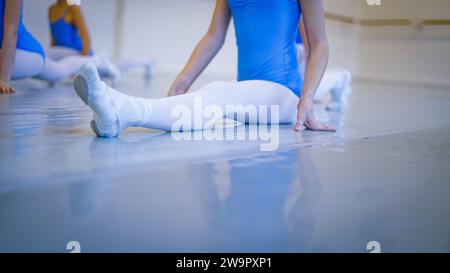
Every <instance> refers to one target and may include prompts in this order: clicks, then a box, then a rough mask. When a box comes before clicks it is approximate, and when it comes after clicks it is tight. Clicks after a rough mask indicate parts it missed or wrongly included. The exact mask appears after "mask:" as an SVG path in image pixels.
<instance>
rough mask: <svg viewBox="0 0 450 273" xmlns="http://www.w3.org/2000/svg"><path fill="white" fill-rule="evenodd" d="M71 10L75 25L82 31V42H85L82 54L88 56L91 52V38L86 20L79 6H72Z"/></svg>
mask: <svg viewBox="0 0 450 273" xmlns="http://www.w3.org/2000/svg"><path fill="white" fill-rule="evenodd" d="M71 12H72V14H73V18H74V24H75V27H76V28H77V29H78V32H79V33H80V38H81V43H82V44H83V49H82V51H81V55H85V56H87V55H89V53H90V52H91V40H90V38H89V31H88V27H87V25H86V21H85V20H84V17H83V13H82V12H81V9H80V8H79V7H77V6H72V7H71Z"/></svg>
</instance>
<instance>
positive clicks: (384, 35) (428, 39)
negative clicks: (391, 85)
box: [357, 0, 450, 86]
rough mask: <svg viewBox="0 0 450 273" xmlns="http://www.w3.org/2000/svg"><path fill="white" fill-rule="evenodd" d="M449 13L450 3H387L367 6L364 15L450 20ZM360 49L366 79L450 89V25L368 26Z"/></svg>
mask: <svg viewBox="0 0 450 273" xmlns="http://www.w3.org/2000/svg"><path fill="white" fill-rule="evenodd" d="M449 11H450V1H447V0H433V1H425V0H384V1H383V5H382V6H380V7H374V6H368V5H364V6H363V8H362V16H363V17H364V18H369V19H371V18H381V19H383V18H406V19H416V20H419V19H449V18H450V12H449ZM359 49H360V50H359V54H358V67H357V71H358V75H359V76H360V77H362V78H366V79H375V80H377V79H382V80H388V81H400V82H411V83H423V84H433V85H446V86H450V78H449V75H450V26H425V27H424V28H422V29H420V28H419V29H418V28H414V27H412V26H411V27H407V26H398V27H395V26H394V27H392V26H387V27H382V26H377V27H364V28H361V31H360V46H359Z"/></svg>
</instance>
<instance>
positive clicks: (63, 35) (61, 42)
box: [50, 12, 92, 55]
mask: <svg viewBox="0 0 450 273" xmlns="http://www.w3.org/2000/svg"><path fill="white" fill-rule="evenodd" d="M66 14H67V12H66V13H64V15H63V16H61V18H59V19H58V20H56V21H55V22H53V23H52V22H50V29H51V31H52V37H53V42H54V43H55V46H62V47H67V48H72V49H75V50H76V51H79V52H81V51H83V42H82V41H81V36H80V32H79V31H78V29H77V28H76V27H75V26H74V25H72V24H68V23H66V21H64V17H65V15H66ZM90 54H91V55H92V50H91V52H90Z"/></svg>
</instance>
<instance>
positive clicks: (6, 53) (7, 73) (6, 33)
mask: <svg viewBox="0 0 450 273" xmlns="http://www.w3.org/2000/svg"><path fill="white" fill-rule="evenodd" d="M22 1H23V0H17V1H6V2H5V16H4V24H3V43H2V49H1V50H0V93H3V94H10V93H14V89H13V88H12V87H11V86H10V85H9V80H10V79H11V75H12V69H13V65H14V58H15V56H16V46H17V31H18V28H19V21H20V11H21V9H22Z"/></svg>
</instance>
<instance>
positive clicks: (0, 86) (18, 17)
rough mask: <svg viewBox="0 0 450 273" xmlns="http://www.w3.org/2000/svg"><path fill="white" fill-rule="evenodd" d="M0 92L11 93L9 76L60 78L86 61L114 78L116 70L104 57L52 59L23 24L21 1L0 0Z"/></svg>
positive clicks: (74, 71)
mask: <svg viewBox="0 0 450 273" xmlns="http://www.w3.org/2000/svg"><path fill="white" fill-rule="evenodd" d="M0 37H1V44H0V93H5V94H10V93H14V88H13V87H12V86H10V80H11V79H21V78H29V77H34V78H37V79H41V80H46V81H52V82H54V81H60V80H64V79H68V78H70V77H72V76H74V75H75V74H76V73H77V72H78V71H79V69H80V68H81V67H82V66H83V65H85V64H88V63H93V64H95V66H96V68H97V69H98V70H99V71H100V72H101V73H102V75H107V76H111V77H113V78H117V77H119V76H120V72H119V70H118V69H117V68H116V67H115V66H114V65H113V64H111V62H109V61H108V60H107V59H106V58H103V57H99V56H94V57H89V56H80V55H73V56H66V57H63V58H61V59H59V60H54V59H52V58H51V57H50V56H48V55H47V54H46V53H45V51H44V50H43V48H42V46H41V44H40V43H39V42H38V41H37V40H36V39H35V38H34V37H33V35H31V34H30V33H29V32H28V31H27V29H26V27H25V26H24V24H23V0H15V1H8V0H0Z"/></svg>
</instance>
